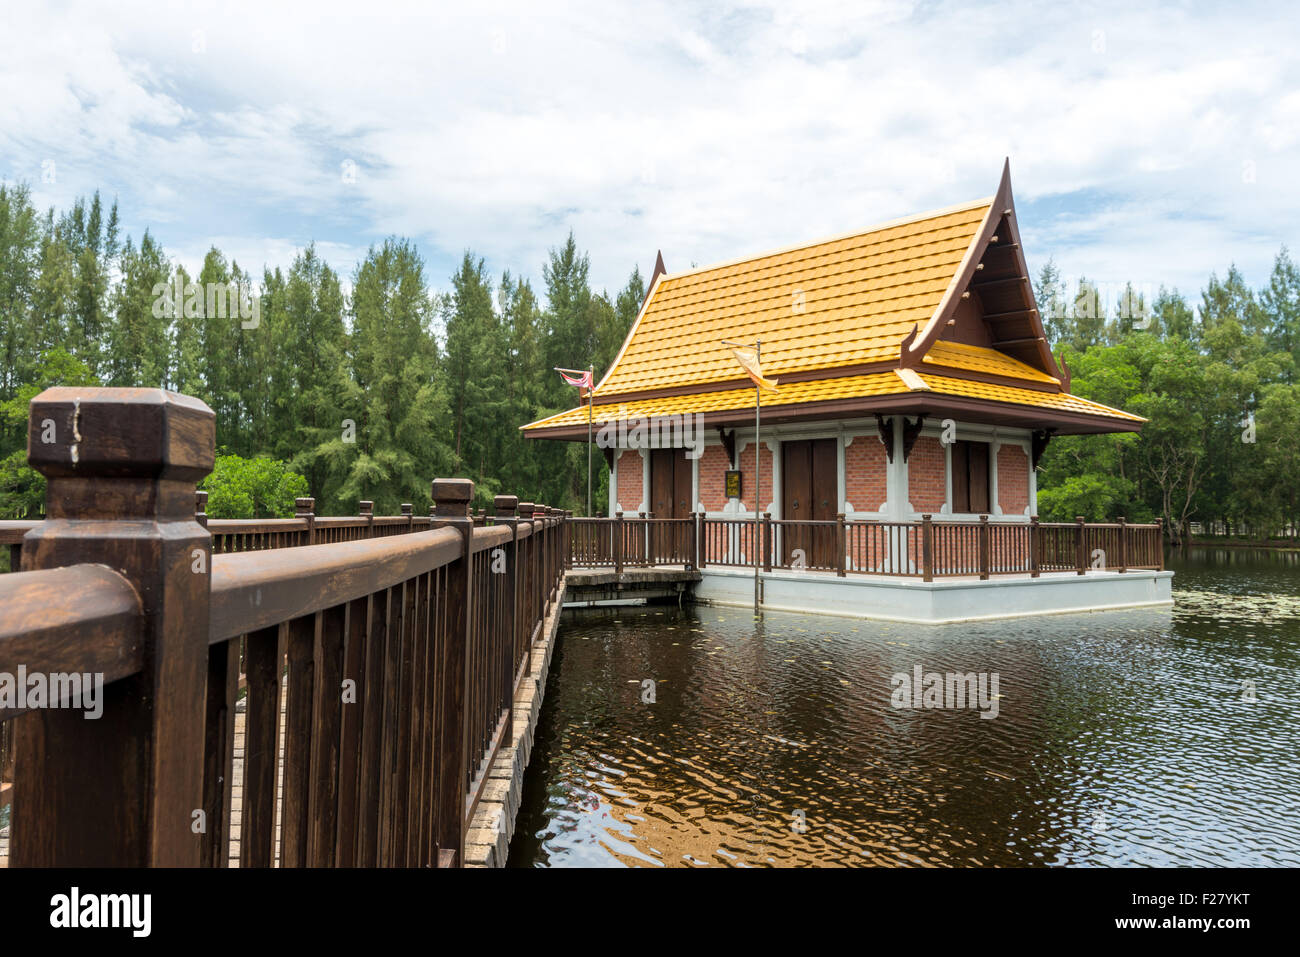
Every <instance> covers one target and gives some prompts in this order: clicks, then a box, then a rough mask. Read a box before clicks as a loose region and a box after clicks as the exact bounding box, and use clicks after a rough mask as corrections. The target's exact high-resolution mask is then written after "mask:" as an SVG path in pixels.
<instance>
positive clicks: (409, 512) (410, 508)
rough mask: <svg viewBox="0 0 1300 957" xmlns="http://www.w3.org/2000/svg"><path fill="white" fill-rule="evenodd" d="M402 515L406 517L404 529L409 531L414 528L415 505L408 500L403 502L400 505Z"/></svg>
mask: <svg viewBox="0 0 1300 957" xmlns="http://www.w3.org/2000/svg"><path fill="white" fill-rule="evenodd" d="M401 509H402V515H403V516H404V517H405V518H406V530H407V532H411V531H414V530H415V506H414V505H412V504H411V503H410V502H403V503H402V505H401Z"/></svg>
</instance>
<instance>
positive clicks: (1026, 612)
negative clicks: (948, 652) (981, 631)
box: [694, 566, 1174, 625]
mask: <svg viewBox="0 0 1300 957" xmlns="http://www.w3.org/2000/svg"><path fill="white" fill-rule="evenodd" d="M700 572H701V575H702V578H701V580H700V581H699V582H698V583H697V584H696V586H695V589H694V593H695V598H696V600H697V601H701V602H705V603H708V604H714V605H735V606H738V607H750V606H752V605H753V603H754V573H753V571H752V570H750V569H747V568H722V567H713V566H706V567H705V568H702V569H701V570H700ZM759 577H760V580H761V582H762V589H763V591H762V594H763V607H764V608H766V609H769V610H772V611H793V612H800V613H803V614H815V615H837V616H840V617H846V618H871V619H878V620H881V621H901V622H910V623H913V624H924V625H944V624H954V623H957V622H963V621H985V620H989V619H994V618H1022V617H1028V616H1034V617H1037V616H1041V615H1056V614H1061V615H1064V614H1078V613H1080V612H1091V611H1108V610H1112V609H1117V608H1158V607H1172V606H1173V603H1174V601H1173V596H1172V580H1173V577H1174V573H1173V572H1170V571H1163V572H1157V571H1129V572H1124V573H1123V574H1122V575H1121V574H1120V573H1119V572H1111V571H1097V572H1092V571H1090V572H1088V573H1087V574H1086V575H1078V574H1075V573H1073V572H1068V573H1067V572H1053V573H1045V574H1043V575H1042V576H1040V577H1038V578H1030V577H1029V576H1027V575H999V576H997V577H994V578H990V579H989V580H988V581H980V580H979V579H978V578H956V579H943V580H940V581H934V582H924V581H921V580H920V579H919V578H886V577H881V576H871V575H853V574H850V575H846V576H845V577H844V578H839V577H837V576H836V575H833V574H827V573H825V572H789V571H781V572H775V571H773V572H762V573H760V575H759Z"/></svg>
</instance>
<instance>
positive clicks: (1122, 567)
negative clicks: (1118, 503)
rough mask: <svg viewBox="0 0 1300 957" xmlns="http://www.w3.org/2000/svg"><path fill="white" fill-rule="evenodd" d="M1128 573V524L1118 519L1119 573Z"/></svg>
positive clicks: (1122, 517) (1120, 518)
mask: <svg viewBox="0 0 1300 957" xmlns="http://www.w3.org/2000/svg"><path fill="white" fill-rule="evenodd" d="M1126 571H1128V522H1127V521H1125V520H1124V516H1123V515H1121V516H1120V517H1119V573H1120V574H1121V575H1122V574H1124V573H1125V572H1126Z"/></svg>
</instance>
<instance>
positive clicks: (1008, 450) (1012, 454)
mask: <svg viewBox="0 0 1300 957" xmlns="http://www.w3.org/2000/svg"><path fill="white" fill-rule="evenodd" d="M998 506H999V507H1000V508H1001V509H1002V514H1003V515H1023V514H1024V513H1025V509H1027V508H1028V507H1029V456H1027V455H1026V454H1025V450H1024V449H1022V448H1021V447H1020V446H1018V445H1004V446H1002V447H1001V448H999V449H998Z"/></svg>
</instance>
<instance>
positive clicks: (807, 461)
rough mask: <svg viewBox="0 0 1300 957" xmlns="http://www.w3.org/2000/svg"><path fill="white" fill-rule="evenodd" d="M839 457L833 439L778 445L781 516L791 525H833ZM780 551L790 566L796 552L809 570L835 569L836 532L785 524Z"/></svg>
mask: <svg viewBox="0 0 1300 957" xmlns="http://www.w3.org/2000/svg"><path fill="white" fill-rule="evenodd" d="M838 491H839V481H838V456H837V454H836V449H835V440H834V439H803V440H800V441H797V442H782V443H781V517H782V518H783V519H785V520H786V521H791V522H833V521H835V516H836V514H837V512H838V510H839V508H838V504H839V503H838ZM783 532H784V534H783V536H782V545H781V551H782V554H783V556H784V564H787V565H788V564H790V563H791V560H792V559H793V558H794V552H795V549H801V550H802V551H803V560H804V563H805V566H806V567H808V568H833V567H835V529H834V528H831V527H830V526H822V527H819V526H808V525H804V526H799V525H794V526H791V525H787V526H784V528H783Z"/></svg>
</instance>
